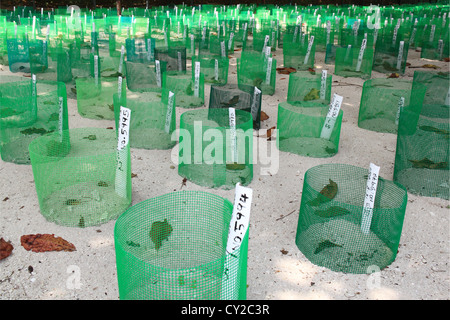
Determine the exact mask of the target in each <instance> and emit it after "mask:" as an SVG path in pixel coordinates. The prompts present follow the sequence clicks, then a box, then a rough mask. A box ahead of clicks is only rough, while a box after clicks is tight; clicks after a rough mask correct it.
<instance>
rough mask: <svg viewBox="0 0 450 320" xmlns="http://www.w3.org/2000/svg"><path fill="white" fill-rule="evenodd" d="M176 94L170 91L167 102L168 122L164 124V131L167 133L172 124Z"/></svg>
mask: <svg viewBox="0 0 450 320" xmlns="http://www.w3.org/2000/svg"><path fill="white" fill-rule="evenodd" d="M174 96H175V94H174V93H173V92H172V91H169V98H168V102H167V112H166V124H165V126H164V131H165V132H166V133H169V132H170V125H171V122H172V110H173V107H174Z"/></svg>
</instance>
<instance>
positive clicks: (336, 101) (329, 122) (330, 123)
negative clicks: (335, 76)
mask: <svg viewBox="0 0 450 320" xmlns="http://www.w3.org/2000/svg"><path fill="white" fill-rule="evenodd" d="M342 100H343V97H342V96H340V95H337V94H336V93H335V94H334V95H333V100H332V101H331V104H330V109H329V110H328V114H327V117H326V119H325V123H324V125H323V127H322V131H321V133H320V137H321V138H323V139H327V140H328V139H330V137H331V133H332V132H333V129H334V125H335V123H336V119H337V117H338V115H339V110H340V109H341V104H342Z"/></svg>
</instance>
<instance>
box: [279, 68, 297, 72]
mask: <svg viewBox="0 0 450 320" xmlns="http://www.w3.org/2000/svg"><path fill="white" fill-rule="evenodd" d="M277 71H278V73H279V74H290V73H292V72H297V69H295V68H289V67H288V68H277Z"/></svg>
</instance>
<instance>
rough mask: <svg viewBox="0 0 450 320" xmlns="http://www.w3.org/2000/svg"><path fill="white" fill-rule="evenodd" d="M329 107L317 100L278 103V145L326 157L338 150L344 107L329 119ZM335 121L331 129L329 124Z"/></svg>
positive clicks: (284, 149) (312, 155) (303, 154)
mask: <svg viewBox="0 0 450 320" xmlns="http://www.w3.org/2000/svg"><path fill="white" fill-rule="evenodd" d="M328 111H329V106H328V105H327V104H320V103H315V102H309V101H308V102H306V101H303V102H301V103H296V104H295V105H294V104H291V103H289V102H282V103H280V104H279V105H278V118H277V119H278V120H277V129H278V132H277V147H278V149H279V150H281V151H284V152H291V153H295V154H299V155H302V156H307V157H316V158H325V157H331V156H334V155H335V154H336V153H337V152H338V147H339V138H340V133H341V125H342V117H343V111H342V109H341V110H340V111H339V114H338V115H337V116H336V117H332V118H328V117H327V115H328ZM330 123H331V124H332V126H331V127H330V129H328V128H327V127H326V126H327V125H328V124H330Z"/></svg>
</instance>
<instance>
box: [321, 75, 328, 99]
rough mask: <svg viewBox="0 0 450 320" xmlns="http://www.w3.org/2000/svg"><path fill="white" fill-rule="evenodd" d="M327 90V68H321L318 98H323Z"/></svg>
mask: <svg viewBox="0 0 450 320" xmlns="http://www.w3.org/2000/svg"><path fill="white" fill-rule="evenodd" d="M326 91H327V70H322V77H321V79H320V99H322V100H325V96H326V93H327V92H326Z"/></svg>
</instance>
